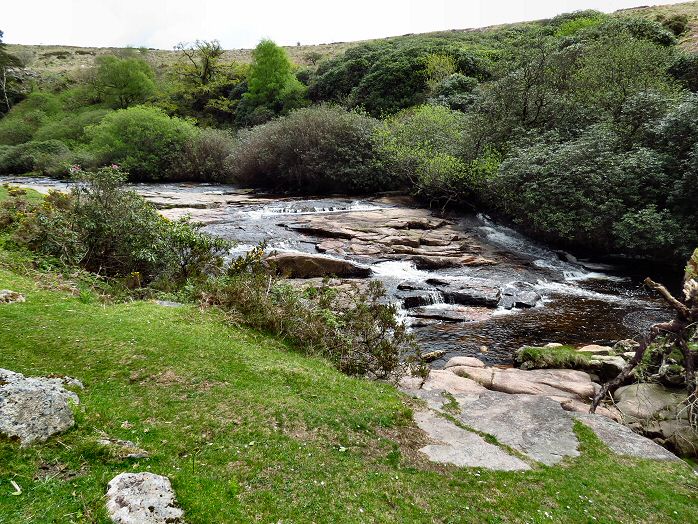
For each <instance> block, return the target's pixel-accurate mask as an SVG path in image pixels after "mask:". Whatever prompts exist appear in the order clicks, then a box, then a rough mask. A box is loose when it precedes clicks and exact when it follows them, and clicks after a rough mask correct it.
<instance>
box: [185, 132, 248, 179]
mask: <svg viewBox="0 0 698 524" xmlns="http://www.w3.org/2000/svg"><path fill="white" fill-rule="evenodd" d="M234 146H235V139H234V138H233V136H232V135H231V134H230V133H229V132H228V131H224V130H221V129H204V130H202V131H201V132H200V133H198V134H196V135H195V136H194V137H192V138H190V139H189V140H188V141H187V142H186V143H185V144H184V147H183V148H182V151H181V153H180V155H179V157H178V158H177V160H176V161H175V172H176V174H175V177H176V178H177V179H180V180H198V181H202V182H230V179H231V178H232V175H231V168H230V162H229V160H228V158H229V157H230V155H231V154H232V152H233V149H234Z"/></svg>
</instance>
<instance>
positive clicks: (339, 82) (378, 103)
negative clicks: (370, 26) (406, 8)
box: [310, 37, 491, 116]
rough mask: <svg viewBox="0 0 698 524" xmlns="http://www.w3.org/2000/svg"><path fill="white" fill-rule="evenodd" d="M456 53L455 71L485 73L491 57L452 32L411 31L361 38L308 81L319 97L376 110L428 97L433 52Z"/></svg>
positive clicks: (400, 106) (312, 92)
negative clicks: (456, 39)
mask: <svg viewBox="0 0 698 524" xmlns="http://www.w3.org/2000/svg"><path fill="white" fill-rule="evenodd" d="M435 55H438V56H440V57H449V58H450V59H452V62H453V65H454V67H455V71H454V72H456V73H461V74H463V75H466V76H471V77H475V78H478V79H485V78H488V77H489V76H490V74H491V73H490V71H489V63H488V61H487V60H484V59H483V58H482V57H480V56H479V54H478V53H476V52H473V51H471V50H468V49H466V48H464V47H463V46H461V45H458V44H457V43H455V42H452V41H451V39H450V38H443V37H442V38H439V37H433V38H432V37H411V38H406V39H402V40H398V39H395V40H387V41H378V42H371V43H367V44H362V45H359V46H356V47H353V48H350V49H348V50H347V51H345V53H344V54H343V55H341V56H338V57H336V58H333V59H331V60H328V61H326V62H323V63H321V64H320V67H319V68H318V71H317V75H316V77H315V79H314V80H313V81H312V82H311V85H310V97H311V99H312V100H314V101H316V102H320V101H325V102H339V103H345V104H348V105H350V106H352V107H362V108H364V109H365V110H366V111H368V112H369V113H370V114H372V115H373V116H382V115H383V114H385V113H396V112H398V111H400V110H401V109H405V108H408V107H411V106H414V105H417V104H420V103H424V101H425V100H426V98H427V95H428V90H429V80H430V76H429V74H428V71H427V65H428V61H429V60H430V57H433V56H435Z"/></svg>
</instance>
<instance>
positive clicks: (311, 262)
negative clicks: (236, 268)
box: [267, 253, 372, 278]
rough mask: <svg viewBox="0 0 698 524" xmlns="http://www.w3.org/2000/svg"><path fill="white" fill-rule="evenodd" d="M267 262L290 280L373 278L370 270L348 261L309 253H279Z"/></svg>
mask: <svg viewBox="0 0 698 524" xmlns="http://www.w3.org/2000/svg"><path fill="white" fill-rule="evenodd" d="M267 261H268V262H269V263H270V264H272V265H273V266H274V267H276V269H277V270H278V271H279V272H280V273H282V274H283V275H285V276H287V277H290V278H317V277H326V276H335V277H340V278H361V277H368V276H371V273H372V271H371V269H370V268H368V267H364V266H360V265H359V264H355V263H353V262H350V261H348V260H339V259H337V258H331V257H327V256H319V255H309V254H307V253H279V254H276V255H272V256H270V257H268V258H267Z"/></svg>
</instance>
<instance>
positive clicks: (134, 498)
mask: <svg viewBox="0 0 698 524" xmlns="http://www.w3.org/2000/svg"><path fill="white" fill-rule="evenodd" d="M107 513H108V514H109V517H110V518H111V520H112V522H114V523H115V524H165V523H167V524H177V523H183V522H184V512H183V511H182V510H181V509H180V508H179V507H177V500H176V498H175V494H174V491H173V490H172V485H171V484H170V480H169V479H168V478H167V477H163V476H160V475H155V474H153V473H122V474H120V475H117V476H116V477H114V478H113V479H112V480H111V481H110V482H109V484H108V486H107Z"/></svg>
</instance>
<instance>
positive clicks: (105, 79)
mask: <svg viewBox="0 0 698 524" xmlns="http://www.w3.org/2000/svg"><path fill="white" fill-rule="evenodd" d="M97 64H98V65H97V77H96V84H97V88H98V90H99V91H100V94H101V96H102V98H104V100H105V101H107V102H108V103H111V104H112V105H114V106H115V107H118V108H126V107H128V106H130V105H132V104H134V103H137V102H144V101H145V100H146V98H148V97H149V96H150V95H152V94H153V93H154V92H155V82H154V80H153V79H154V77H155V75H154V74H153V70H152V68H151V67H150V65H149V64H148V63H147V62H145V61H144V60H141V59H140V58H119V57H117V56H113V55H107V56H101V57H99V58H98V62H97Z"/></svg>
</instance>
